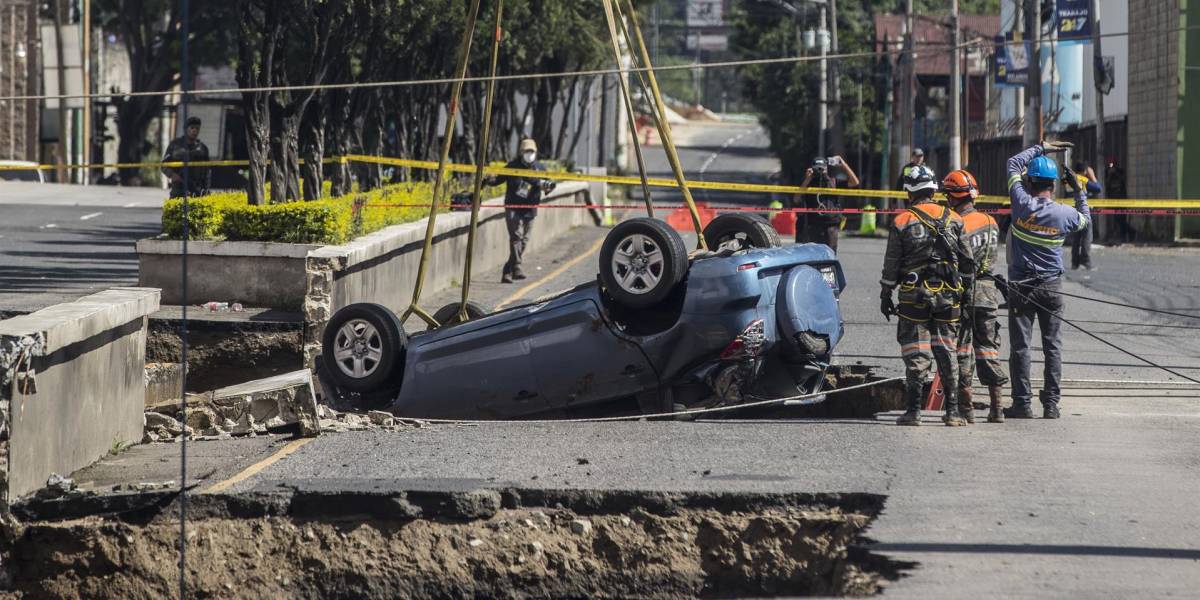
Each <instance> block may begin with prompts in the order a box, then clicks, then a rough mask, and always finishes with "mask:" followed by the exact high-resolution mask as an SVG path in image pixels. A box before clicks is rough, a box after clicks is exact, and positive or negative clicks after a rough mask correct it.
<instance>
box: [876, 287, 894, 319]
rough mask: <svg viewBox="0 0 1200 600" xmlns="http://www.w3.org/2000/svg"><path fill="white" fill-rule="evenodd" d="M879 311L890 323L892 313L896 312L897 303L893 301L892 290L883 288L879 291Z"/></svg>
mask: <svg viewBox="0 0 1200 600" xmlns="http://www.w3.org/2000/svg"><path fill="white" fill-rule="evenodd" d="M879 312H881V313H883V317H884V318H885V319H887V320H888V322H889V323H890V322H891V321H892V315H894V314H896V303H895V302H892V290H891V289H889V288H883V291H882V292H880V293H879Z"/></svg>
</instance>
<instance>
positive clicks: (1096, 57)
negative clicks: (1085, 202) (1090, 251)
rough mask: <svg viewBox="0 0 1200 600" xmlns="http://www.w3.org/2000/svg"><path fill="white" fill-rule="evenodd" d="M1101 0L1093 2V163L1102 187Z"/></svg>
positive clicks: (1104, 181)
mask: <svg viewBox="0 0 1200 600" xmlns="http://www.w3.org/2000/svg"><path fill="white" fill-rule="evenodd" d="M1100 40H1101V37H1100V0H1092V54H1093V60H1092V72H1093V73H1094V74H1093V75H1092V83H1094V84H1097V85H1094V86H1093V87H1095V88H1096V89H1095V93H1096V158H1095V159H1094V160H1093V162H1094V163H1095V165H1096V177H1097V178H1099V179H1100V185H1103V186H1107V185H1108V157H1107V156H1106V155H1105V152H1104V92H1102V91H1101V90H1100V86H1099V85H1098V83H1099V81H1100V80H1099V79H1098V78H1097V77H1096V76H1097V75H1100V73H1101V71H1100V69H1102V68H1103V67H1104V54H1103V53H1102V52H1101V51H1100Z"/></svg>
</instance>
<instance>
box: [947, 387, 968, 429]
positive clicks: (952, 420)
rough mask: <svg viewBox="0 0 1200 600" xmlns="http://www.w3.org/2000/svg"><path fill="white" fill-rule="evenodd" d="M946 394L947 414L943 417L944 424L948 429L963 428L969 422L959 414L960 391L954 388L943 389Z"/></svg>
mask: <svg viewBox="0 0 1200 600" xmlns="http://www.w3.org/2000/svg"><path fill="white" fill-rule="evenodd" d="M943 392H944V393H945V394H946V414H944V415H942V422H943V423H945V424H946V427H962V426H963V425H966V424H967V421H966V420H964V419H963V418H962V415H960V414H959V408H958V390H957V389H952V388H943Z"/></svg>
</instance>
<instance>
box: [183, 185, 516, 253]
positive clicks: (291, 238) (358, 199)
mask: <svg viewBox="0 0 1200 600" xmlns="http://www.w3.org/2000/svg"><path fill="white" fill-rule="evenodd" d="M461 190H462V188H461V186H458V185H455V186H452V191H461ZM502 191H503V188H500V187H495V188H485V189H484V194H483V195H484V198H485V199H486V198H492V197H496V196H498V195H501V194H502ZM432 201H433V185H432V184H430V183H411V184H397V185H391V186H387V187H384V188H381V189H378V190H373V191H371V192H368V193H365V194H359V193H352V194H347V195H345V196H340V197H337V198H326V199H323V200H316V201H312V202H287V203H283V204H267V205H263V206H251V205H249V204H247V200H246V194H245V193H243V192H225V193H220V194H211V195H209V196H203V197H199V198H192V199H191V200H190V201H189V202H188V234H189V235H188V237H189V239H193V240H214V239H228V240H241V241H262V242H282V243H293V244H340V243H343V242H346V241H348V240H351V239H353V238H355V237H358V236H361V235H366V234H368V233H372V232H375V231H379V230H380V229H383V228H385V227H389V226H392V225H399V224H401V223H411V222H413V221H417V220H420V219H422V218H424V217H425V216H426V215H428V214H429V204H430V203H431V202H432ZM445 204H447V205H448V204H449V196H447V198H446V199H445ZM182 216H183V202H182V201H180V200H169V201H167V202H166V203H165V204H164V205H163V215H162V223H163V233H165V234H166V235H167V236H168V237H170V238H172V239H180V238H181V237H182V234H183V219H182Z"/></svg>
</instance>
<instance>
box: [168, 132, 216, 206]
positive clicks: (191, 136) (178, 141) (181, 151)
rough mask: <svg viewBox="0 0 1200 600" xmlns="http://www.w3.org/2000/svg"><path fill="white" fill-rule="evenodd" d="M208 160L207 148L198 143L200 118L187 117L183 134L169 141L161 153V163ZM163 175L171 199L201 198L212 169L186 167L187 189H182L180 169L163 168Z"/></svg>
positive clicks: (206, 190) (181, 169)
mask: <svg viewBox="0 0 1200 600" xmlns="http://www.w3.org/2000/svg"><path fill="white" fill-rule="evenodd" d="M208 160H209V154H208V146H205V145H204V142H202V141H200V117H188V120H187V125H186V127H185V128H184V134H183V135H181V136H179V137H177V138H175V139H174V140H172V141H171V144H170V145H169V146H167V151H166V152H163V157H162V161H163V162H165V163H166V162H205V161H208ZM162 172H163V175H166V176H167V180H168V181H170V182H171V197H172V198H182V197H184V196H203V195H205V194H207V193H208V184H209V180H210V178H211V176H212V169H209V168H208V167H191V166H189V167H188V177H187V187H186V188H185V187H184V182H183V168H182V167H163V168H162Z"/></svg>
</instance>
